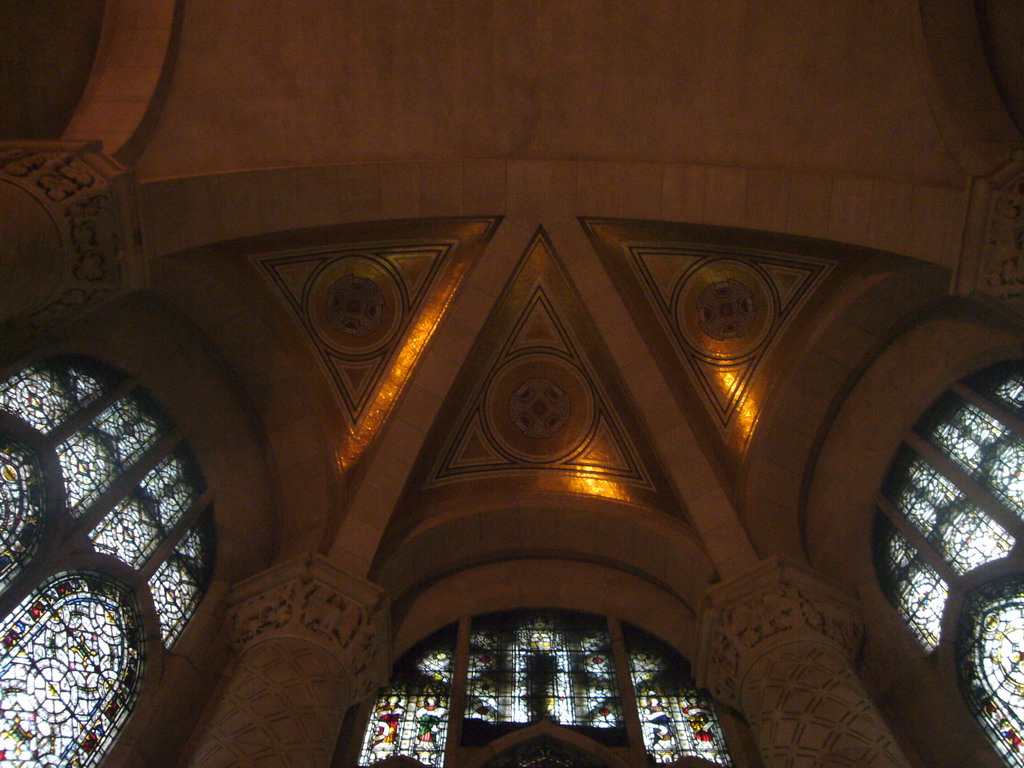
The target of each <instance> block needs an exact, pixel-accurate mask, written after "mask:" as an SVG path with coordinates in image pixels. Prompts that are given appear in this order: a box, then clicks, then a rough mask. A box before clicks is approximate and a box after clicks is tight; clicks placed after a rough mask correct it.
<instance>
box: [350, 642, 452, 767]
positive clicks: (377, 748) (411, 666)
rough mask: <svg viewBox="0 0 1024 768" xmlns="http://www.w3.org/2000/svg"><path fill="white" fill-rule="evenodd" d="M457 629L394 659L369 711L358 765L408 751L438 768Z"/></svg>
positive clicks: (411, 755) (444, 731)
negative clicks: (391, 670) (392, 671)
mask: <svg viewBox="0 0 1024 768" xmlns="http://www.w3.org/2000/svg"><path fill="white" fill-rule="evenodd" d="M454 656H455V632H454V629H453V628H448V629H447V630H443V631H442V632H440V633H438V634H437V635H435V636H434V637H432V638H431V639H429V640H427V641H426V642H424V643H422V644H420V645H419V646H417V647H416V648H414V649H413V650H411V651H410V652H409V653H407V654H406V655H405V656H404V657H403V658H402V660H401V661H400V662H399V663H398V664H396V665H395V674H394V677H393V680H392V683H391V684H390V685H388V686H387V687H385V688H381V689H380V691H379V692H378V694H377V699H376V701H375V702H374V706H373V710H372V711H371V713H370V721H369V723H368V725H367V728H366V734H365V736H364V738H363V749H362V753H361V755H360V759H359V765H361V766H366V765H370V764H371V763H375V762H377V761H378V760H383V759H384V758H386V757H392V756H394V755H407V756H409V757H413V758H415V759H416V760H419V761H420V762H421V763H423V764H424V765H428V766H433V768H440V767H441V765H442V764H443V763H444V750H445V743H446V741H447V737H448V708H449V705H450V703H451V683H452V662H453V659H454Z"/></svg>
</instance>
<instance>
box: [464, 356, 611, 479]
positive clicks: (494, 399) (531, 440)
mask: <svg viewBox="0 0 1024 768" xmlns="http://www.w3.org/2000/svg"><path fill="white" fill-rule="evenodd" d="M596 412H597V409H596V407H595V401H594V393H593V391H592V390H591V388H590V384H589V383H588V382H587V380H586V378H585V377H584V375H583V372H582V371H580V369H579V368H577V367H576V366H575V365H573V364H572V363H571V362H569V361H568V360H565V359H563V358H561V357H558V356H557V355H548V354H543V353H541V354H531V355H524V356H522V357H518V358H515V359H514V360H511V361H509V362H508V363H506V364H505V365H503V366H502V367H501V368H499V369H498V371H497V373H495V375H494V378H493V379H492V380H491V383H490V385H489V386H488V388H487V393H486V394H485V396H484V425H485V428H486V429H487V431H488V432H489V433H490V435H491V436H492V438H493V439H494V442H495V444H496V445H498V446H499V447H500V448H501V449H502V450H503V451H505V452H506V453H508V454H510V455H511V456H513V457H514V458H517V459H520V460H522V461H529V462H538V463H544V462H550V461H557V460H559V459H562V458H565V457H566V456H568V455H570V454H571V453H573V452H574V451H576V450H578V449H579V448H580V447H581V446H582V445H583V444H584V442H585V441H586V440H587V439H588V438H589V436H590V433H591V432H592V431H593V428H594V422H595V420H596V417H597V413H596Z"/></svg>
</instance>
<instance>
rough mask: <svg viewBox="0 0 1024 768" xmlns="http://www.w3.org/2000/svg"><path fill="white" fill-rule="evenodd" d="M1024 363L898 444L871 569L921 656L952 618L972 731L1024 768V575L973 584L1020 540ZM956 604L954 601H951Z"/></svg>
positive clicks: (951, 400)
mask: <svg viewBox="0 0 1024 768" xmlns="http://www.w3.org/2000/svg"><path fill="white" fill-rule="evenodd" d="M1022 417H1024V363H1019V362H1009V363H1003V364H1000V365H997V366H993V367H991V368H989V369H987V370H985V371H982V372H980V373H978V374H974V375H972V376H970V377H968V378H966V379H964V380H963V381H961V382H957V383H956V384H954V385H953V387H952V389H951V391H950V392H947V393H946V394H945V395H944V396H943V397H941V398H940V399H939V400H938V401H937V402H936V404H935V405H933V406H932V407H931V408H929V410H928V412H927V413H925V415H924V416H923V417H922V419H921V420H920V422H919V423H918V424H917V425H916V427H915V428H914V430H913V431H912V432H910V433H908V435H907V436H906V438H905V439H904V445H903V446H902V447H901V448H900V451H899V453H898V454H897V457H896V459H895V460H894V462H893V465H892V467H891V469H890V472H889V477H888V479H887V480H886V483H885V485H884V487H883V490H882V494H881V496H880V497H879V501H878V508H879V511H880V513H879V517H878V525H877V526H876V566H877V570H878V574H879V580H880V582H881V585H882V587H883V590H884V591H885V593H886V595H887V596H888V598H889V600H890V601H891V602H892V603H893V605H894V606H895V607H896V610H897V612H898V613H899V614H900V615H901V616H902V618H903V619H904V621H905V622H906V623H907V625H908V626H909V627H910V629H911V631H912V632H913V633H914V635H915V636H916V637H917V639H918V640H919V641H920V643H921V644H922V645H923V646H924V648H925V649H926V650H927V651H934V650H935V649H936V648H937V647H938V646H939V642H940V640H943V639H950V640H952V638H943V637H942V635H941V632H942V628H943V626H946V627H948V626H950V623H949V622H948V621H947V620H946V617H945V615H944V614H945V612H946V610H947V608H948V606H958V607H959V611H960V613H959V620H958V629H957V637H956V638H955V644H952V643H951V644H950V647H955V649H956V654H957V657H958V664H957V668H958V674H959V678H960V686H961V690H962V691H963V694H964V697H965V699H966V700H967V703H968V705H969V707H970V709H971V710H972V712H973V713H974V715H975V718H976V719H977V721H978V723H979V724H980V725H981V727H982V729H983V730H984V731H985V733H986V734H987V735H988V737H989V739H990V740H991V741H992V743H993V745H995V747H996V749H997V751H999V753H1000V754H1001V755H1002V756H1003V758H1004V759H1005V760H1006V762H1007V763H1008V764H1009V765H1012V766H1018V767H1019V768H1024V722H1022V718H1024V676H1022V675H1021V660H1022V659H1024V576H1021V575H1011V576H1001V577H998V578H995V579H991V580H989V581H987V582H982V583H981V585H980V586H976V587H972V586H971V585H973V584H977V583H978V576H979V575H980V574H978V573H976V572H977V571H978V569H979V568H982V567H987V566H990V564H993V563H995V562H996V561H1000V560H1003V559H1004V558H1008V560H1007V561H1006V563H1005V564H1004V565H1003V566H1000V570H997V571H996V572H997V573H999V572H1005V571H1006V570H1007V569H1012V570H1015V571H1016V570H1019V569H1018V568H1017V567H1016V566H1015V565H1014V564H1013V562H1012V560H1013V559H1014V558H1016V556H1017V555H1016V548H1017V542H1018V541H1020V539H1021V536H1024V477H1022V472H1024V421H1022ZM954 594H955V595H958V596H963V600H962V601H960V600H952V599H949V598H951V597H952V596H953V595H954Z"/></svg>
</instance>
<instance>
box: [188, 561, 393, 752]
mask: <svg viewBox="0 0 1024 768" xmlns="http://www.w3.org/2000/svg"><path fill="white" fill-rule="evenodd" d="M229 622H230V626H231V631H232V635H233V640H234V642H235V643H236V646H237V651H236V663H235V665H234V669H233V672H232V675H231V678H230V680H229V681H228V683H227V687H226V689H225V690H224V693H223V695H222V697H221V699H220V701H219V702H218V703H217V706H216V709H215V710H214V713H213V716H212V717H211V719H210V721H209V724H208V725H207V728H206V731H205V733H204V734H203V736H202V737H201V739H200V743H199V747H198V748H197V750H196V752H195V754H194V755H193V757H192V760H191V762H190V765H191V766H193V768H229V767H230V768H252V767H254V766H260V768H327V767H328V766H329V765H330V762H331V757H332V755H333V752H334V748H335V742H336V741H337V738H338V732H339V731H340V729H341V721H342V718H343V717H344V715H345V711H346V710H347V709H348V708H349V706H350V705H351V704H353V703H355V702H357V701H359V700H361V699H364V698H366V697H367V696H368V695H370V694H371V693H373V692H374V691H375V690H376V689H377V688H378V687H379V686H381V685H383V684H384V683H386V682H387V678H388V667H389V664H388V651H387V644H388V637H389V636H388V613H387V605H386V601H385V599H384V594H383V591H382V590H381V589H380V588H379V587H376V586H374V585H372V584H370V583H368V582H365V581H361V580H359V579H356V578H354V577H352V576H349V575H348V574H346V573H344V572H342V571H340V570H338V569H337V568H335V567H334V566H333V565H331V564H330V563H328V562H327V560H325V559H324V558H322V557H320V556H318V555H311V556H306V557H303V558H300V559H297V560H293V561H290V562H287V563H284V564H282V565H280V566H277V567H275V568H272V569H270V570H269V571H265V572H264V573H262V574H259V575H257V576H255V577H253V578H251V579H248V580H246V581H243V582H241V583H239V584H238V585H237V586H236V587H235V589H234V590H233V592H232V596H231V608H230V612H229Z"/></svg>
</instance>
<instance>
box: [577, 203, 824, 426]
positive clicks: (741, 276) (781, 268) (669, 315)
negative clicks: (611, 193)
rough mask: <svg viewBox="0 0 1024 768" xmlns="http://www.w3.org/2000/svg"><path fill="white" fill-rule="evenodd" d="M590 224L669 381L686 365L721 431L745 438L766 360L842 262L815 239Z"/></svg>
mask: <svg viewBox="0 0 1024 768" xmlns="http://www.w3.org/2000/svg"><path fill="white" fill-rule="evenodd" d="M584 228H585V229H586V230H587V232H588V234H589V235H590V238H591V241H592V242H593V243H594V246H595V248H596V249H597V251H598V254H599V255H600V257H601V259H602V260H603V261H604V263H605V266H606V268H607V269H608V272H609V274H610V275H611V277H612V279H613V281H614V282H615V283H616V284H617V285H618V286H619V288H620V290H621V292H622V295H623V299H624V300H625V301H626V304H627V306H628V307H629V308H630V311H631V312H632V314H633V317H634V319H635V320H636V322H637V324H638V325H639V326H640V327H641V329H642V330H644V331H645V335H646V336H647V338H648V339H649V340H651V342H652V344H654V345H655V351H656V352H657V354H659V355H660V359H659V362H660V363H661V364H662V367H663V370H665V372H666V375H667V376H668V378H669V379H670V380H671V379H675V380H678V379H679V375H678V374H677V373H676V370H678V368H676V366H678V365H679V364H681V368H682V370H683V371H685V375H686V377H687V378H688V379H689V381H690V383H691V384H692V385H693V389H695V390H696V391H697V392H698V393H700V395H701V400H702V401H703V403H704V405H705V407H706V411H707V413H708V415H709V416H710V417H711V420H712V422H713V423H714V424H715V425H716V427H717V430H718V431H719V433H720V434H721V435H722V436H723V437H727V436H730V435H731V436H730V437H728V440H727V441H728V442H731V443H734V444H736V445H742V444H745V440H746V438H747V437H748V436H749V434H750V430H751V429H752V428H753V424H754V423H755V421H756V417H757V412H758V402H759V401H760V397H758V398H754V399H751V398H752V393H753V392H754V391H755V390H758V391H759V392H760V391H761V390H764V388H765V387H766V386H767V385H766V384H765V383H762V384H758V383H757V382H758V381H759V379H758V377H759V375H760V374H761V371H762V370H763V368H764V364H765V361H766V360H767V359H768V357H769V356H770V355H771V354H772V352H773V350H774V349H776V348H777V347H778V345H779V343H780V339H782V337H783V335H784V334H785V332H786V330H787V328H789V327H790V325H791V324H792V322H793V319H794V318H795V317H796V316H797V315H798V314H799V313H800V312H801V310H802V309H803V308H804V307H805V306H807V304H808V302H809V300H810V298H811V296H812V294H815V292H816V291H817V289H818V288H819V287H820V286H822V285H823V284H824V282H825V280H826V278H827V277H828V276H829V274H830V273H831V272H832V271H833V269H834V268H835V267H836V265H837V264H838V262H837V261H836V260H835V259H830V258H825V257H822V256H820V255H818V254H817V253H815V252H813V250H812V249H811V248H810V247H809V244H808V243H802V244H800V245H799V247H797V248H795V249H794V251H793V252H782V251H780V250H778V249H775V248H771V247H765V248H763V249H762V248H758V247H753V246H750V245H747V244H746V243H743V244H734V243H733V242H729V240H730V239H731V240H735V239H736V238H739V239H741V240H742V239H744V238H745V239H746V241H750V242H752V241H754V240H756V239H757V238H756V237H755V236H754V234H752V233H748V234H747V235H733V234H731V233H728V232H727V231H725V230H721V229H717V228H713V227H698V226H688V225H674V224H667V223H660V222H616V221H610V220H587V221H585V222H584ZM778 241H779V240H778V238H776V239H774V240H772V239H771V238H766V242H768V243H770V244H772V245H774V244H776V243H777V242H778ZM659 345H660V346H662V347H664V348H665V349H666V350H670V352H669V356H668V357H666V356H665V355H664V352H660V351H658V349H657V348H658V346H659ZM673 356H674V360H675V361H676V362H675V363H673V362H671V360H672V359H673ZM691 391H692V390H691ZM762 394H763V393H762ZM678 396H679V397H680V398H681V401H688V400H689V399H690V398H692V395H690V393H688V392H687V393H681V394H680V395H678Z"/></svg>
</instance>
